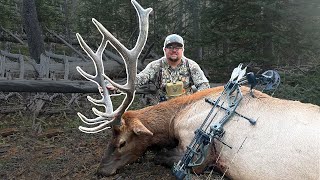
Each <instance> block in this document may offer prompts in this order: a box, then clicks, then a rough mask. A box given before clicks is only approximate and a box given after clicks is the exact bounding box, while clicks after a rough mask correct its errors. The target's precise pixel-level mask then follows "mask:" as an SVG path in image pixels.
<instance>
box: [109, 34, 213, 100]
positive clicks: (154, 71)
mask: <svg viewBox="0 0 320 180" xmlns="http://www.w3.org/2000/svg"><path fill="white" fill-rule="evenodd" d="M163 51H164V57H162V58H160V59H158V60H155V61H152V62H150V63H149V64H148V65H147V67H146V68H145V69H144V70H143V71H141V72H140V73H139V74H138V75H137V78H136V85H137V86H138V87H139V86H142V85H145V84H148V83H150V82H151V83H153V84H155V85H156V87H157V89H158V93H157V96H158V99H159V101H160V102H161V101H165V100H168V99H170V98H173V97H177V96H180V95H183V94H191V93H193V91H194V90H196V91H197V90H203V89H207V88H210V85H209V81H208V79H207V78H206V77H205V75H204V73H203V71H202V70H201V68H200V66H199V65H198V64H197V63H196V62H194V61H193V60H191V59H188V58H186V57H185V56H184V55H183V53H184V41H183V38H182V37H181V36H179V35H177V34H171V35H169V36H167V37H166V39H165V41H164V46H163ZM192 87H193V88H192ZM107 88H108V89H109V90H114V87H113V86H109V85H108V86H107Z"/></svg>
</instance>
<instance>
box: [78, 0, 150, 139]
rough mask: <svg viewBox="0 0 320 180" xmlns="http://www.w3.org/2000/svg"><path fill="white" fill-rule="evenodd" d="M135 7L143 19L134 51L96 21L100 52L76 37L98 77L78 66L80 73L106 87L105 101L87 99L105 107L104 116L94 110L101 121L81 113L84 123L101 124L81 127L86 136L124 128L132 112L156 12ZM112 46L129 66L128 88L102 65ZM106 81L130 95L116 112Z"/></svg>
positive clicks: (94, 20) (79, 37) (140, 18)
mask: <svg viewBox="0 0 320 180" xmlns="http://www.w3.org/2000/svg"><path fill="white" fill-rule="evenodd" d="M131 3H132V4H133V6H134V7H135V9H136V11H137V14H138V17H139V29H140V32H139V36H138V39H137V42H136V45H135V46H134V48H133V49H131V50H128V49H127V48H126V47H125V46H124V45H122V44H121V43H120V42H119V41H118V40H117V39H116V38H115V37H114V36H113V35H112V34H111V33H110V32H109V31H108V30H107V29H106V28H105V27H104V26H103V25H102V24H100V23H99V22H98V21H97V20H96V19H94V18H93V19H92V22H93V23H94V24H95V26H96V27H97V28H98V30H99V31H100V33H101V34H102V42H101V44H100V46H99V48H98V50H97V52H95V53H94V52H93V51H92V49H91V48H90V47H89V46H88V45H87V44H86V43H85V42H84V40H83V39H82V37H81V36H80V34H78V33H77V34H76V35H77V38H78V41H79V43H80V45H81V47H82V49H83V50H84V51H85V52H86V53H87V54H88V56H89V57H90V58H91V59H92V61H93V63H94V66H95V70H96V75H94V76H93V75H90V74H88V73H86V72H84V71H83V70H82V69H81V68H80V67H79V66H77V70H78V72H79V73H80V74H81V75H82V76H83V77H85V78H86V79H87V80H89V81H92V82H94V83H96V84H97V85H98V86H99V87H102V90H103V93H102V95H101V96H102V99H100V100H97V99H94V98H92V97H90V96H87V98H88V100H89V101H90V102H92V103H93V104H95V105H97V106H103V107H104V109H105V112H101V111H99V110H97V109H96V108H94V107H93V108H92V111H93V112H94V114H96V115H97V116H98V117H96V118H95V119H88V118H86V117H85V116H84V115H82V114H81V113H79V112H78V116H79V117H80V119H81V120H82V121H83V122H84V123H86V124H89V125H95V124H99V125H97V126H96V127H92V128H88V127H82V126H79V129H80V131H83V132H85V133H97V132H100V131H102V130H104V129H107V128H110V126H113V125H120V123H121V116H122V114H123V113H124V112H125V111H126V110H127V109H128V108H129V106H130V104H131V103H132V101H133V99H134V95H135V84H134V81H135V79H136V75H137V62H138V57H139V55H140V53H141V51H142V49H143V47H144V45H145V43H146V41H147V37H148V29H149V14H150V12H151V11H152V9H151V8H147V9H143V8H142V7H141V6H140V4H138V3H137V2H136V1H135V0H131ZM108 42H110V44H111V45H112V46H113V47H114V48H115V49H116V50H117V51H118V52H119V54H120V55H121V57H122V58H123V60H124V62H125V66H126V72H127V83H126V84H124V85H120V84H117V83H115V82H114V81H112V80H111V79H110V78H109V77H108V76H106V75H105V74H104V66H103V61H102V53H103V51H104V50H105V48H106V46H107V44H108ZM105 79H106V80H107V81H108V82H110V83H111V84H112V85H113V86H114V87H116V88H118V89H119V90H120V91H122V92H124V93H125V94H126V96H125V98H124V100H123V101H122V104H121V105H120V106H119V107H118V108H117V109H116V110H115V111H113V105H112V102H111V99H110V94H109V92H108V90H107V88H106V83H105Z"/></svg>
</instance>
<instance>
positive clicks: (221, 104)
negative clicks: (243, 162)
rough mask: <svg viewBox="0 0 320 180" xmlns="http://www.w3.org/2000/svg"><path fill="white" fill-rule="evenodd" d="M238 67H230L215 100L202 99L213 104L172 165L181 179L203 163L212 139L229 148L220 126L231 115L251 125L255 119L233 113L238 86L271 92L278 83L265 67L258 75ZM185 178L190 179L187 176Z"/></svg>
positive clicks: (274, 74)
mask: <svg viewBox="0 0 320 180" xmlns="http://www.w3.org/2000/svg"><path fill="white" fill-rule="evenodd" d="M241 68H242V64H239V66H238V67H236V68H235V69H234V70H233V72H232V74H231V78H230V80H229V81H228V83H227V84H226V85H225V86H224V90H223V91H222V92H221V94H220V96H219V97H218V98H217V99H216V100H211V99H205V101H206V102H208V103H210V104H211V105H212V106H213V107H212V108H211V110H210V112H209V114H208V115H207V117H206V118H205V120H204V121H203V123H202V125H201V126H200V127H199V128H198V129H197V130H196V131H195V132H194V133H195V136H194V138H193V139H192V141H191V143H190V144H189V146H187V150H186V152H185V154H184V156H183V157H182V159H181V160H180V161H179V162H178V163H175V164H174V166H173V170H172V171H173V174H174V175H175V176H176V178H177V179H184V178H185V177H186V176H187V175H189V174H190V170H191V169H192V168H193V167H195V166H199V165H201V164H202V163H203V161H204V160H205V157H206V155H207V151H208V148H209V146H210V145H211V144H212V143H213V141H214V140H218V141H220V142H221V143H222V144H224V145H226V146H228V147H229V148H232V147H230V146H229V145H227V144H226V143H224V142H223V141H222V137H223V134H224V130H223V126H224V124H225V123H227V122H228V120H229V119H230V117H232V116H233V114H236V115H238V116H240V117H242V118H244V119H246V120H248V122H249V123H250V124H252V125H255V123H256V120H254V119H251V118H248V117H246V116H243V115H241V114H239V113H237V112H236V108H237V107H238V105H239V103H240V101H241V99H242V97H243V96H242V92H241V90H240V86H241V85H243V84H249V85H250V90H251V92H252V90H253V88H254V87H256V86H257V85H261V86H265V88H264V90H269V91H270V90H276V88H277V87H278V86H279V84H280V76H279V74H278V73H277V72H276V71H273V70H268V71H266V72H264V73H262V74H261V75H254V73H252V72H249V73H247V74H246V69H247V67H245V68H243V69H241ZM245 74H246V76H245ZM251 94H252V93H251ZM218 113H223V117H222V118H221V119H220V120H219V121H214V120H215V118H216V116H217V114H218ZM213 121H214V122H213ZM187 179H189V178H188V176H187Z"/></svg>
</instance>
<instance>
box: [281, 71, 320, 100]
mask: <svg viewBox="0 0 320 180" xmlns="http://www.w3.org/2000/svg"><path fill="white" fill-rule="evenodd" d="M280 76H281V78H282V83H281V85H280V86H279V90H278V91H277V92H276V93H275V96H276V97H279V98H284V99H291V100H297V101H301V102H305V103H313V104H317V105H320V96H319V95H320V79H319V77H320V66H317V67H314V68H312V69H311V70H309V71H308V72H305V73H301V72H300V73H296V72H295V73H292V72H290V73H286V72H282V73H281V74H280Z"/></svg>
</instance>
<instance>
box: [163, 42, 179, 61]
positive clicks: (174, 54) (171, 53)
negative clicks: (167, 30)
mask: <svg viewBox="0 0 320 180" xmlns="http://www.w3.org/2000/svg"><path fill="white" fill-rule="evenodd" d="M164 52H165V55H166V57H167V59H168V60H169V61H172V62H177V61H179V60H181V57H182V54H183V47H182V45H181V44H179V43H171V44H168V45H167V46H166V47H165V49H164Z"/></svg>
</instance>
